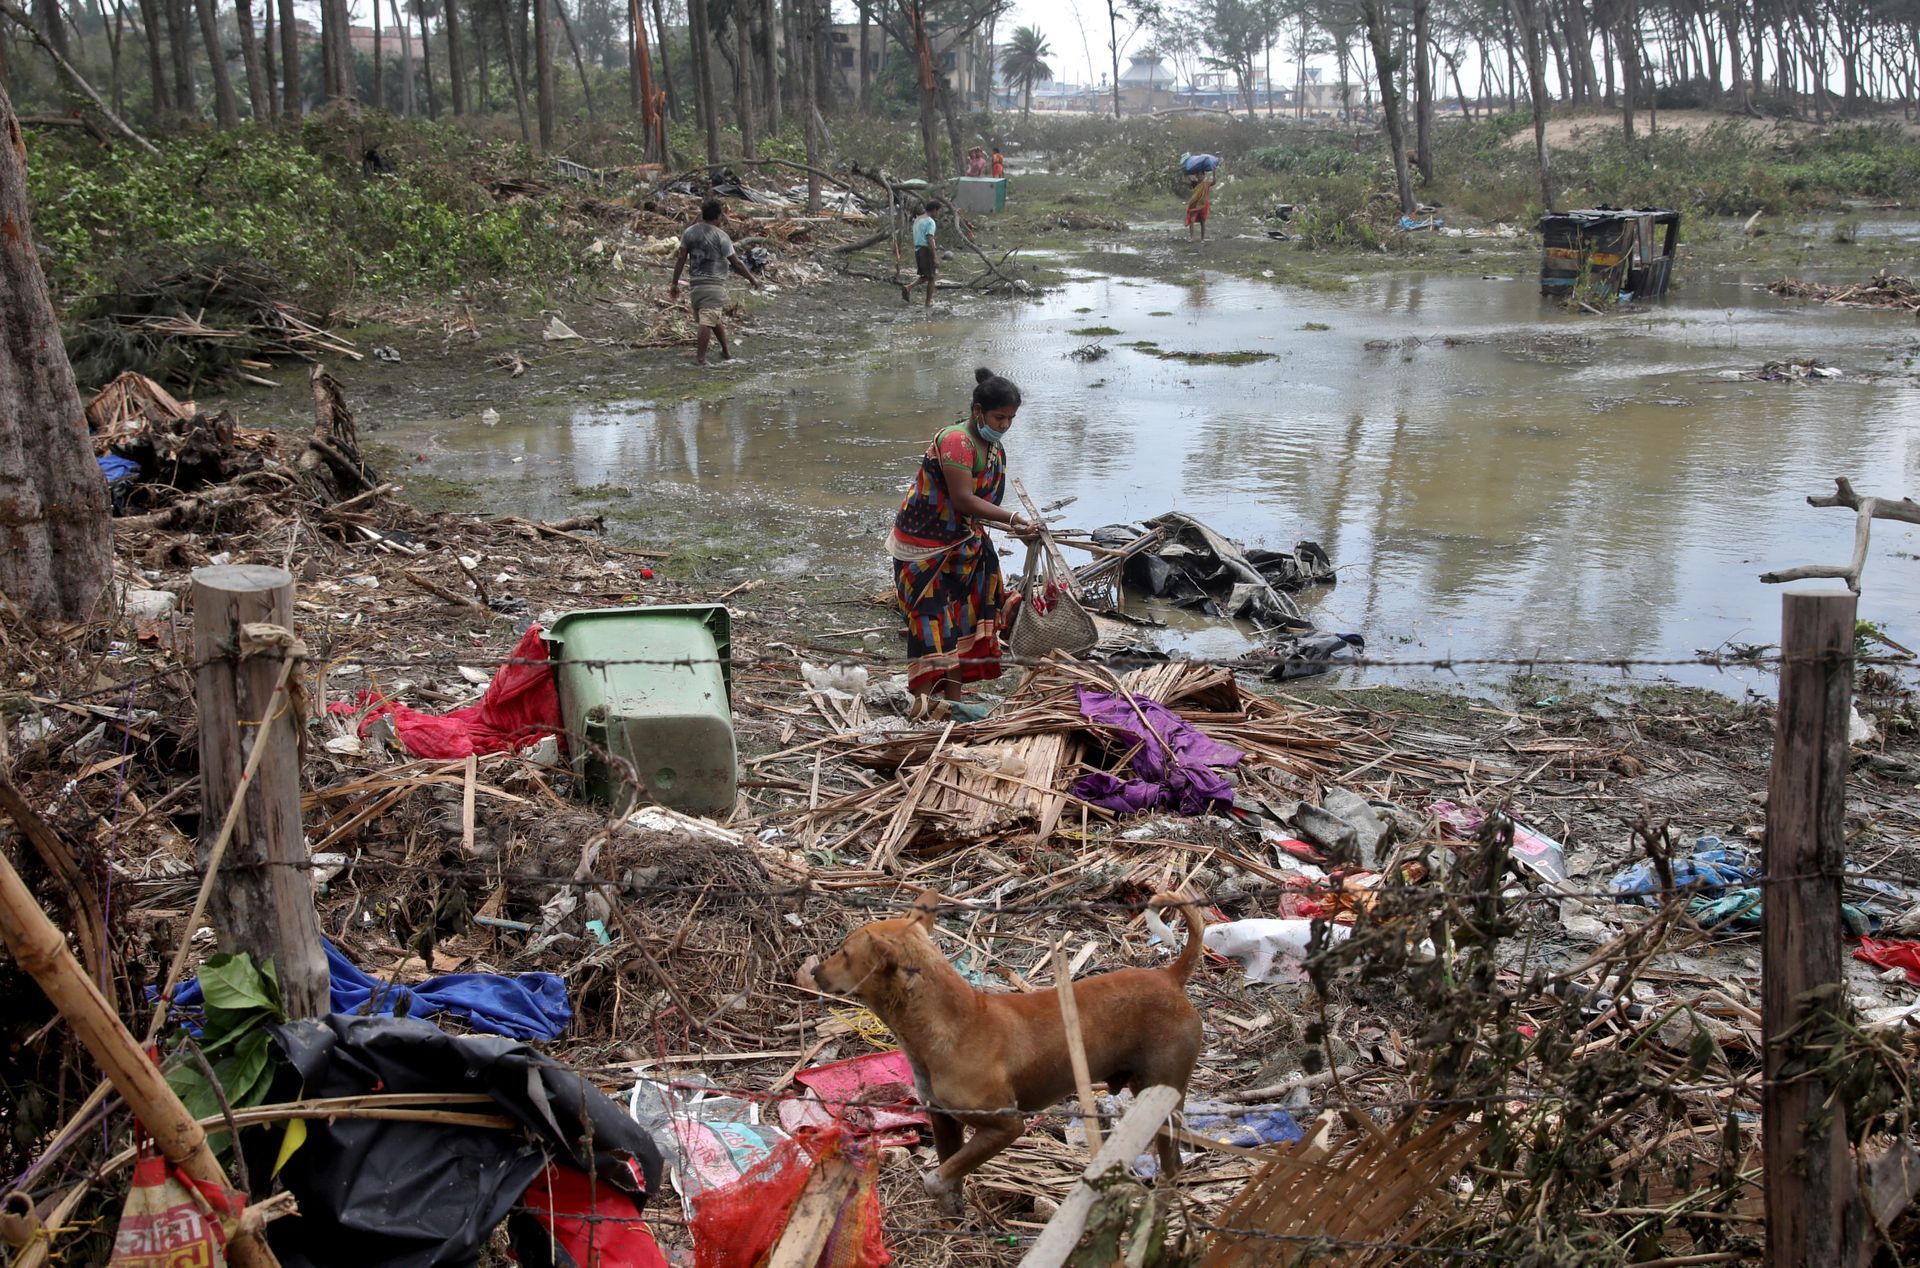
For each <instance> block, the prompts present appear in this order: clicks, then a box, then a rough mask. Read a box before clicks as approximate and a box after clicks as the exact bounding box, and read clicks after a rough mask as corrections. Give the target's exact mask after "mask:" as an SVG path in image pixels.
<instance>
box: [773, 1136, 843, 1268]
mask: <svg viewBox="0 0 1920 1268" xmlns="http://www.w3.org/2000/svg"><path fill="white" fill-rule="evenodd" d="M859 1179H860V1168H858V1167H856V1166H854V1165H853V1164H852V1163H851V1162H848V1161H847V1160H846V1159H845V1158H842V1157H841V1156H840V1155H839V1154H837V1153H835V1154H830V1155H828V1156H827V1157H825V1158H822V1159H820V1160H819V1161H818V1162H816V1163H814V1164H813V1173H812V1174H811V1175H809V1176H808V1177H807V1185H806V1187H805V1188H804V1189H802V1190H800V1197H799V1200H798V1201H796V1202H795V1203H794V1204H793V1213H792V1214H791V1215H789V1216H787V1227H786V1230H785V1231H784V1232H782V1233H781V1234H780V1240H779V1241H778V1242H776V1243H774V1247H773V1251H772V1253H771V1254H770V1255H769V1256H768V1257H767V1268H814V1265H816V1264H817V1263H819V1261H820V1252H822V1251H824V1250H825V1249H826V1248H827V1240H828V1239H829V1238H831V1237H832V1236H833V1230H834V1226H835V1225H836V1224H837V1223H838V1222H839V1219H840V1208H841V1207H842V1206H844V1205H846V1201H847V1198H848V1197H849V1196H851V1195H852V1193H853V1186H854V1185H855V1183H857V1182H858V1181H859Z"/></svg>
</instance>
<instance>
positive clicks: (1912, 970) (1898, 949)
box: [1853, 938, 1920, 986]
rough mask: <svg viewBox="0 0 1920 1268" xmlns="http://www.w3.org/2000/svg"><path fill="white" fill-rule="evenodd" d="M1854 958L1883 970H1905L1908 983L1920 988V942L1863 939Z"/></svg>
mask: <svg viewBox="0 0 1920 1268" xmlns="http://www.w3.org/2000/svg"><path fill="white" fill-rule="evenodd" d="M1853 958H1854V959H1856V960H1865V961H1866V962H1867V963H1868V964H1877V965H1879V966H1880V967H1881V968H1883V969H1905V970H1906V971H1907V981H1909V982H1912V983H1913V984H1914V985H1915V986H1920V942H1894V941H1891V940H1886V939H1881V938H1862V939H1860V946H1859V948H1858V949H1857V950H1855V951H1854V953H1853Z"/></svg>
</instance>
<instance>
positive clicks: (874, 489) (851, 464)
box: [394, 248, 1920, 689]
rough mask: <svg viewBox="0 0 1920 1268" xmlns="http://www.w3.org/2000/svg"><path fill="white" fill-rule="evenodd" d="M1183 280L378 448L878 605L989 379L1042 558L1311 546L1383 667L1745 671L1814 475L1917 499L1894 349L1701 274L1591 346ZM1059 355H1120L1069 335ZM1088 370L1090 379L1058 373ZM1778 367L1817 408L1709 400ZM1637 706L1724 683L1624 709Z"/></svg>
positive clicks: (1897, 550) (1736, 392) (969, 304)
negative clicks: (672, 536) (951, 424)
mask: <svg viewBox="0 0 1920 1268" xmlns="http://www.w3.org/2000/svg"><path fill="white" fill-rule="evenodd" d="M1175 249H1176V251H1179V250H1181V248H1175ZM1204 259H1205V257H1204V255H1202V254H1199V253H1195V254H1194V255H1193V256H1192V257H1191V260H1192V261H1193V263H1192V264H1190V265H1187V264H1184V263H1179V262H1178V257H1176V261H1177V267H1182V268H1183V269H1191V270H1192V276H1193V278H1194V279H1197V280H1191V281H1188V282H1186V283H1185V284H1174V283H1170V282H1165V281H1154V280H1146V279H1139V278H1131V277H1128V278H1118V277H1104V276H1093V275H1084V276H1082V277H1081V279H1080V280H1076V281H1073V282H1071V283H1070V284H1069V285H1067V286H1065V287H1064V288H1062V289H1059V290H1057V291H1055V292H1053V293H1051V294H1049V295H1048V296H1047V297H1046V298H1045V299H1044V300H1042V301H1039V302H1036V303H1032V304H1025V305H1006V304H1000V303H994V302H991V301H967V300H965V299H960V300H955V301H953V302H952V304H951V306H950V307H946V308H936V309H935V311H934V313H933V315H932V316H931V317H922V316H920V315H918V312H919V310H918V309H915V310H913V315H910V316H908V315H903V316H902V317H900V318H898V319H895V320H896V322H897V324H895V325H893V326H892V327H891V329H890V330H889V332H888V333H886V334H885V335H883V337H882V340H881V342H882V345H883V346H884V348H885V351H884V353H881V354H869V355H867V356H865V357H863V358H861V359H857V360H855V361H853V362H850V363H843V364H836V365H831V366H824V367H822V366H813V365H809V364H807V358H806V357H804V356H785V357H769V358H767V359H765V360H763V361H762V362H760V363H758V364H755V365H753V366H750V367H748V368H747V369H746V370H729V371H716V372H715V373H725V374H736V375H740V376H741V378H740V382H741V386H740V388H739V389H737V390H735V391H734V392H733V393H731V394H730V395H729V396H728V397H727V398H726V399H721V400H712V401H704V402H695V403H678V404H672V405H664V406H658V407H656V406H655V405H654V404H652V403H650V402H648V401H645V400H636V401H630V402H616V403H612V404H608V403H597V404H593V405H589V406H582V407H579V408H554V409H546V410H542V411H534V412H531V413H528V414H525V415H523V416H516V417H510V418H508V419H505V420H504V421H503V422H502V424H501V425H499V426H496V427H483V426H480V425H479V424H478V422H477V421H476V420H475V419H473V418H420V419H416V420H414V421H412V422H411V423H406V424H403V425H402V426H401V427H400V428H399V429H397V430H398V431H399V432H400V434H399V435H398V436H395V437H394V439H395V440H397V441H398V442H399V443H402V444H407V445H413V446H417V447H419V448H420V449H421V450H422V451H423V452H426V453H427V454H428V455H429V459H430V462H431V465H432V468H433V469H434V470H435V471H436V472H438V473H441V474H445V475H448V476H451V477H454V478H458V479H462V480H472V481H483V482H485V483H486V485H487V491H486V492H485V493H484V494H483V497H484V498H485V500H486V501H488V502H491V503H500V504H510V505H511V506H512V507H513V508H514V509H522V510H524V509H529V508H530V509H534V510H541V511H554V510H558V509H560V508H561V507H565V506H573V505H576V504H577V503H578V502H579V501H580V498H581V496H582V495H581V493H580V492H579V490H580V488H581V487H582V486H594V485H600V484H616V485H626V486H634V487H644V486H652V485H655V484H658V483H662V482H664V483H666V484H669V485H671V486H674V487H675V488H676V489H679V490H680V491H681V492H682V493H685V492H687V491H698V493H699V494H701V495H704V499H703V500H710V503H711V505H712V506H713V507H714V508H715V509H714V510H713V511H712V513H713V514H715V515H718V516H721V517H723V518H724V517H726V516H727V515H729V514H731V513H732V512H731V511H729V509H728V508H729V507H742V506H744V507H752V508H756V509H758V510H759V511H760V512H761V513H764V512H765V510H766V508H768V507H781V508H785V515H786V516H787V517H791V519H792V520H793V522H795V523H798V524H800V525H801V526H803V536H804V537H805V538H806V539H807V540H808V541H809V542H810V543H812V548H811V549H809V550H803V551H802V552H801V553H800V556H799V557H798V558H797V559H796V560H794V561H793V562H792V564H791V566H792V567H794V568H797V569H801V570H809V571H817V570H822V569H826V570H832V571H841V570H848V571H852V572H855V573H858V574H859V575H862V576H871V577H873V578H874V579H876V580H878V579H879V578H881V577H883V576H884V575H885V573H884V569H885V563H884V560H883V559H882V557H881V555H880V550H879V545H878V539H879V536H880V534H881V533H882V532H883V531H884V529H885V526H886V525H887V523H888V522H889V520H890V517H891V513H892V509H893V506H894V505H895V503H896V501H897V498H898V492H899V489H900V488H901V486H902V484H903V482H904V481H905V480H906V479H907V478H908V476H909V475H910V473H911V471H912V469H913V467H914V464H915V462H916V461H917V459H918V457H919V455H920V453H921V451H922V449H923V448H924V446H925V444H926V439H927V437H928V435H929V434H930V433H931V432H932V431H933V430H934V429H935V428H936V427H937V426H939V425H940V424H941V423H943V422H945V421H947V420H949V419H950V418H952V417H954V416H955V415H956V414H957V413H958V412H959V411H960V409H961V408H962V407H963V406H964V402H965V398H966V393H967V391H968V390H969V388H970V385H971V381H972V376H971V370H972V368H973V367H974V366H975V365H989V366H992V367H993V368H995V369H996V370H999V371H1001V372H1002V373H1005V374H1007V375H1009V376H1011V377H1012V378H1014V379H1015V380H1017V381H1018V382H1019V383H1021V385H1022V386H1023V387H1024V388H1025V390H1026V394H1027V405H1026V408H1025V409H1024V410H1023V411H1022V412H1021V415H1020V418H1019V421H1018V423H1017V425H1016V429H1015V431H1014V432H1013V434H1012V436H1011V437H1010V438H1009V441H1008V452H1009V456H1010V464H1011V469H1012V471H1013V473H1014V474H1015V475H1018V476H1020V477H1021V478H1023V479H1024V481H1025V483H1026V485H1027V487H1028V489H1029V490H1031V491H1032V492H1033V494H1034V495H1035V496H1036V497H1037V498H1039V499H1042V500H1052V499H1058V498H1065V497H1069V496H1071V497H1074V498H1077V499H1078V501H1077V502H1076V503H1075V504H1074V505H1073V506H1072V507H1071V508H1070V509H1069V510H1068V511H1067V512H1066V520H1067V522H1068V523H1069V524H1070V525H1072V526H1074V527H1084V528H1090V527H1093V526H1096V525H1100V524H1104V523H1109V522H1113V521H1118V520H1130V519H1138V518H1141V517H1145V516H1149V515H1152V514H1154V513H1156V512H1158V511H1161V510H1165V509H1167V508H1178V509H1180V510H1184V511H1187V512H1190V513H1192V514H1194V515H1197V516H1199V517H1201V518H1202V519H1205V520H1207V521H1208V522H1210V523H1212V524H1214V525H1215V526H1216V527H1218V528H1219V529H1221V530H1222V531H1224V532H1226V533H1228V534H1230V535H1232V536H1235V537H1238V538H1239V539H1241V540H1242V541H1244V542H1246V543H1248V544H1250V545H1252V544H1259V545H1267V546H1281V547H1285V546H1291V545H1292V544H1293V543H1294V542H1295V541H1297V540H1299V539H1301V538H1314V539H1317V540H1318V541H1320V542H1322V543H1324V544H1325V545H1326V547H1327V549H1328V550H1329V551H1330V552H1331V554H1332V556H1333V558H1334V561H1335V562H1336V563H1337V564H1339V565H1340V566H1341V568H1342V572H1341V581H1340V583H1339V584H1338V586H1336V587H1334V588H1331V589H1329V590H1326V591H1323V592H1320V593H1319V594H1317V595H1316V596H1315V597H1314V599H1313V601H1312V605H1311V606H1312V607H1313V609H1314V611H1315V614H1316V616H1317V618H1318V620H1319V621H1320V623H1321V624H1322V625H1323V626H1325V627H1330V628H1334V629H1338V630H1343V631H1344V630H1353V631H1358V632H1360V633H1363V634H1365V635H1366V636H1367V638H1368V642H1369V647H1370V650H1371V651H1372V652H1374V653H1375V654H1378V655H1384V656H1390V657H1396V658H1405V659H1409V660H1426V659H1432V658H1437V657H1447V656H1459V657H1484V656H1520V657H1524V656H1527V655H1532V654H1540V655H1547V656H1568V655H1573V656H1592V657H1596V658H1612V657H1636V658H1669V657H1684V656H1688V655H1691V654H1692V653H1693V652H1694V651H1695V650H1696V649H1710V648H1715V647H1719V646H1722V645H1724V644H1729V643H1769V642H1772V641H1773V640H1774V639H1775V637H1776V636H1777V631H1778V613H1779V597H1778V591H1777V589H1776V588H1774V587H1768V586H1763V585H1761V584H1760V583H1759V582H1758V581H1757V579H1756V574H1758V573H1760V572H1761V571H1763V570H1765V569H1768V568H1774V567H1782V566H1787V565H1792V564H1799V563H1810V562H1836V563H1837V562H1841V561H1843V560H1845V559H1846V558H1847V556H1848V555H1849V553H1850V550H1851V545H1852V532H1853V528H1852V518H1851V516H1850V515H1848V514H1847V513H1846V512H1844V511H1834V510H1823V511H1816V510H1813V509H1811V508H1809V507H1807V506H1806V504H1805V501H1804V499H1805V496H1806V495H1807V494H1808V493H1810V492H1819V491H1823V490H1825V489H1828V488H1830V487H1831V479H1832V477H1833V476H1835V475H1839V474H1847V475H1851V476H1852V477H1853V478H1854V480H1855V482H1856V483H1857V484H1859V485H1860V486H1862V487H1863V488H1866V489H1871V490H1874V491H1879V492H1885V493H1892V492H1896V491H1904V492H1913V491H1915V489H1916V486H1920V390H1916V389H1915V388H1913V387H1909V386H1904V385H1902V384H1900V383H1897V382H1889V383H1880V384H1875V383H1869V382H1867V381H1865V379H1866V377H1867V375H1866V373H1865V372H1870V371H1897V370H1899V369H1900V368H1901V365H1902V359H1901V358H1900V357H1899V356H1897V355H1896V356H1890V353H1892V352H1893V351H1894V350H1896V349H1899V348H1902V347H1904V346H1907V345H1909V344H1912V343H1913V341H1914V324H1913V321H1912V319H1911V318H1910V317H1905V316H1897V315H1892V314H1885V313H1875V312H1863V311H1849V310H1835V309H1819V308H1812V307H1808V306H1804V305H1797V304H1788V303H1782V302H1778V301H1775V300H1774V299H1773V298H1772V297H1770V296H1769V295H1767V294H1766V293H1765V292H1764V291H1763V290H1762V289H1761V288H1760V284H1761V283H1762V282H1763V281H1764V280H1765V279H1764V278H1762V277H1759V276H1753V277H1739V276H1735V275H1730V274H1726V273H1721V274H1717V275H1714V276H1711V277H1705V276H1703V277H1688V278H1685V279H1683V280H1684V283H1685V285H1684V288H1683V289H1682V290H1680V291H1677V292H1676V293H1675V294H1674V296H1673V297H1672V298H1671V299H1670V300H1669V301H1668V302H1666V303H1664V304H1662V305H1659V306H1657V307H1653V308H1651V309H1649V310H1646V311H1641V312H1636V313H1629V314H1620V315H1614V316H1609V317H1606V318H1595V317H1591V316H1587V317H1575V316H1570V315H1568V314H1565V313H1564V312H1561V311H1560V310H1558V309H1557V308H1554V307H1552V306H1549V305H1546V304H1543V302H1542V301H1541V299H1540V298H1539V296H1538V293H1537V291H1536V289H1535V286H1534V284H1533V282H1532V280H1531V278H1529V277H1528V276H1526V275H1525V274H1520V275H1516V276H1509V277H1498V278H1496V277H1479V276H1473V275H1445V276H1404V275H1403V276H1395V277H1387V278H1380V279H1365V280H1356V281H1355V282H1354V283H1353V285H1352V286H1351V287H1350V289H1348V290H1347V291H1345V292H1342V293H1337V294H1320V293H1314V292H1308V291H1305V290H1301V289H1298V288H1281V287H1278V286H1276V285H1274V284H1273V283H1271V282H1266V281H1262V280H1257V279H1255V280H1246V279H1235V278H1231V277H1227V276H1223V275H1218V274H1209V273H1205V272H1204V271H1203V270H1202V269H1200V268H1199V267H1198V266H1199V265H1201V264H1203V263H1204ZM1318 326H1324V327H1326V329H1316V328H1314V327H1318ZM1087 327H1109V328H1112V329H1114V330H1117V331H1118V332H1119V333H1117V334H1111V335H1100V336H1096V335H1090V334H1076V333H1073V332H1075V331H1076V330H1081V329H1084V328H1087ZM1139 341H1151V342H1153V343H1154V344H1156V345H1157V346H1158V348H1159V349H1160V350H1161V351H1163V352H1179V353H1209V352H1211V353H1246V354H1255V356H1257V357H1258V358H1260V359H1245V358H1236V359H1235V360H1238V361H1242V362H1243V363H1237V364H1190V363H1188V362H1187V361H1185V360H1180V359H1166V358H1163V357H1161V356H1157V355H1155V354H1154V351H1153V350H1152V349H1141V348H1134V347H1127V346H1124V345H1126V344H1128V343H1132V342H1139ZM1094 344H1097V345H1100V346H1102V347H1104V348H1105V349H1106V351H1105V353H1104V355H1101V356H1099V357H1098V359H1095V360H1087V361H1082V360H1076V359H1074V358H1072V357H1070V356H1069V355H1068V354H1069V353H1070V352H1071V351H1072V350H1074V349H1076V348H1081V347H1085V346H1087V345H1094ZM746 352H747V355H748V356H752V355H753V354H754V348H753V344H752V343H751V342H750V343H749V344H748V345H747V348H746ZM1802 357H1812V358H1814V359H1816V360H1818V361H1820V362H1821V363H1823V364H1828V365H1834V366H1839V367H1841V368H1842V369H1843V371H1845V374H1846V377H1844V378H1842V379H1840V380H1838V381H1829V382H1822V383H1817V384H1810V385H1796V384H1789V383H1765V382H1739V381H1729V380H1728V379H1727V378H1725V377H1723V375H1725V374H1727V373H1731V372H1735V371H1743V370H1752V369H1754V368H1755V367H1758V366H1759V365H1760V364H1762V363H1763V362H1767V361H1772V360H1785V359H1789V358H1802ZM689 373H691V371H689ZM749 375H751V377H749ZM1916 555H1920V534H1916V533H1915V532H1914V531H1913V530H1911V529H1902V528H1901V527H1899V526H1897V525H1883V526H1882V527H1881V528H1880V529H1879V531H1878V532H1877V533H1876V539H1875V542H1874V548H1873V552H1872V557H1871V559H1870V561H1869V563H1868V565H1867V573H1866V576H1867V580H1866V594H1865V597H1864V599H1863V602H1862V615H1863V616H1865V617H1867V618H1869V619H1873V620H1876V621H1879V622H1881V623H1883V624H1884V626H1885V627H1886V628H1887V630H1888V632H1889V633H1890V634H1892V635H1893V636H1894V637H1896V638H1899V639H1901V640H1902V641H1904V642H1907V643H1909V644H1912V643H1913V642H1914V641H1915V640H1916V639H1917V638H1920V561H1916V558H1915V556H1916ZM1161 638H1162V639H1163V641H1167V642H1173V643H1178V644H1181V645H1184V646H1187V647H1189V648H1191V649H1193V650H1195V651H1198V652H1202V653H1206V654H1233V653H1235V652H1237V651H1239V650H1241V649H1242V648H1244V646H1245V643H1244V638H1243V635H1242V634H1241V633H1239V632H1238V631H1235V630H1232V629H1230V628H1227V629H1222V628H1219V627H1211V628H1204V629H1195V628H1194V627H1193V626H1192V624H1191V623H1184V622H1176V623H1175V625H1174V626H1173V627H1172V628H1170V629H1169V630H1168V631H1166V632H1165V633H1163V634H1162V635H1161ZM1506 672H1507V671H1505V670H1484V671H1474V674H1475V676H1478V677H1481V678H1486V677H1501V676H1504V675H1505V673H1506ZM1596 672H1600V671H1596ZM1663 675H1664V676H1666V677H1670V678H1673V679H1677V680H1679V681H1683V682H1694V683H1700V684H1702V685H1709V686H1718V687H1722V688H1726V689H1738V688H1740V687H1742V686H1745V685H1750V684H1751V683H1752V682H1753V681H1754V680H1753V679H1752V678H1751V677H1747V676H1739V675H1731V674H1724V673H1719V672H1715V671H1710V670H1701V669H1681V670H1669V671H1653V670H1648V671H1644V672H1643V673H1642V674H1640V677H1642V678H1657V677H1661V676H1663ZM1412 676H1414V677H1422V676H1424V677H1429V678H1431V677H1443V678H1449V679H1450V675H1446V674H1441V673H1436V672H1435V671H1425V672H1424V673H1422V672H1420V671H1414V672H1413V673H1412Z"/></svg>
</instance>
